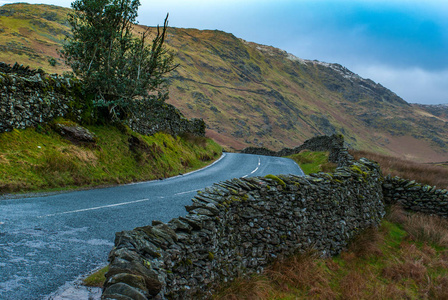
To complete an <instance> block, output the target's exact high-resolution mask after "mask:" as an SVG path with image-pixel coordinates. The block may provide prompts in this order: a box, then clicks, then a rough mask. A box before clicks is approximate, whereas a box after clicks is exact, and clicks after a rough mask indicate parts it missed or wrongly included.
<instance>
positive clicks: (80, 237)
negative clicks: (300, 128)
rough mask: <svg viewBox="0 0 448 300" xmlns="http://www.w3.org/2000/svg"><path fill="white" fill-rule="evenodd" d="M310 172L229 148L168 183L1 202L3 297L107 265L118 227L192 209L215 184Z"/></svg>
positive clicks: (38, 295) (40, 293) (32, 294)
mask: <svg viewBox="0 0 448 300" xmlns="http://www.w3.org/2000/svg"><path fill="white" fill-rule="evenodd" d="M267 174H276V175H278V174H296V175H302V174H303V172H302V170H301V169H300V168H299V166H298V165H297V164H295V163H294V162H293V161H292V160H290V159H286V158H279V157H268V156H259V155H249V154H235V153H225V154H223V156H222V157H221V159H220V160H219V161H217V162H216V163H214V164H213V165H212V166H209V167H207V168H204V169H201V170H198V171H195V172H191V173H188V174H186V175H182V176H177V177H173V178H168V179H165V180H157V181H149V182H142V183H136V184H128V185H123V186H117V187H111V188H104V189H95V190H88V191H76V192H68V193H62V194H57V195H52V196H47V197H34V198H21V199H10V200H1V201H0V299H43V298H45V297H46V296H47V295H49V294H51V293H52V292H54V291H55V290H57V288H58V287H59V286H62V285H64V284H65V283H66V282H68V281H73V280H74V279H76V278H77V277H78V276H79V275H81V274H86V273H88V272H89V271H90V270H92V269H94V268H96V267H98V266H100V265H103V264H104V263H105V262H106V260H107V255H108V253H109V251H110V250H111V247H112V246H113V240H114V235H115V232H117V231H122V230H131V229H133V228H135V227H138V226H145V225H149V224H151V221H152V220H160V221H163V222H168V221H169V220H171V219H172V218H175V217H178V216H183V215H185V214H186V211H185V208H184V206H185V205H188V204H190V203H191V202H190V201H191V198H192V197H193V196H195V194H196V192H197V191H198V190H200V189H203V188H205V187H207V186H211V185H213V183H215V182H219V181H223V180H227V179H231V178H238V177H252V176H264V175H267Z"/></svg>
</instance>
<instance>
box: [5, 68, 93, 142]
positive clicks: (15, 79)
mask: <svg viewBox="0 0 448 300" xmlns="http://www.w3.org/2000/svg"><path fill="white" fill-rule="evenodd" d="M22 72H25V71H22ZM33 73H34V72H31V73H26V74H22V75H19V74H16V73H6V72H1V71H0V133H1V132H5V131H11V130H12V129H14V128H17V129H25V128H27V127H32V126H36V125H38V124H41V123H44V122H48V121H50V120H52V119H54V118H56V117H62V116H66V115H68V114H70V115H71V116H72V117H73V118H74V119H75V121H79V120H80V118H81V115H82V113H83V109H84V108H83V104H82V102H80V101H78V100H79V95H77V94H76V91H77V90H78V89H79V81H78V80H76V79H73V78H70V77H61V76H57V75H48V74H43V73H42V72H35V73H34V74H33ZM31 74H32V75H31Z"/></svg>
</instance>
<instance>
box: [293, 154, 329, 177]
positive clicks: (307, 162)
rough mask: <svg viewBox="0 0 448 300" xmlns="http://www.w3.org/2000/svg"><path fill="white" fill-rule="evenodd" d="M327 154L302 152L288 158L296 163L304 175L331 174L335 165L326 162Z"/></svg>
mask: <svg viewBox="0 0 448 300" xmlns="http://www.w3.org/2000/svg"><path fill="white" fill-rule="evenodd" d="M329 154H330V153H329V152H328V151H326V152H313V151H302V152H300V153H298V154H293V155H291V156H288V158H291V159H292V160H294V161H295V162H296V163H298V164H299V166H300V168H301V169H302V170H303V172H304V173H305V174H307V175H308V174H311V173H319V172H333V171H334V170H335V169H336V164H333V163H331V162H329V161H328V156H329Z"/></svg>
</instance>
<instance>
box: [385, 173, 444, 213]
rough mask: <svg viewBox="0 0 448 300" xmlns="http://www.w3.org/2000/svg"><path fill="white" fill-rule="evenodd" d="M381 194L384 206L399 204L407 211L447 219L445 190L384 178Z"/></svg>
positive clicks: (405, 180)
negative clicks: (382, 194)
mask: <svg viewBox="0 0 448 300" xmlns="http://www.w3.org/2000/svg"><path fill="white" fill-rule="evenodd" d="M383 193H384V201H385V203H386V204H400V205H401V206H402V207H403V208H405V209H407V210H411V211H415V212H422V213H426V214H434V215H439V216H442V217H445V218H447V217H448V191H447V190H445V189H437V188H436V187H433V186H429V185H424V184H420V183H417V182H415V181H414V180H407V179H402V178H399V177H391V176H386V177H385V178H384V183H383Z"/></svg>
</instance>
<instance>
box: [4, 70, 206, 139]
mask: <svg viewBox="0 0 448 300" xmlns="http://www.w3.org/2000/svg"><path fill="white" fill-rule="evenodd" d="M135 105H136V106H137V107H136V110H137V111H138V113H137V115H136V116H135V117H134V118H133V119H131V120H129V125H130V127H131V128H132V129H133V130H134V131H136V132H139V133H141V134H147V135H152V134H154V133H156V132H160V131H164V132H167V133H170V134H172V135H179V134H184V133H190V134H193V135H197V136H204V135H205V123H204V121H203V120H202V119H192V120H188V119H186V118H185V117H184V116H183V115H182V113H181V112H180V111H179V110H178V109H176V108H175V107H174V106H172V105H170V104H167V103H165V102H163V101H156V100H155V101H142V102H139V103H136V104H135ZM57 117H65V118H68V119H71V120H73V121H75V122H82V121H83V120H87V121H89V122H92V119H93V118H94V110H93V108H92V106H91V105H90V104H89V102H88V101H86V100H85V99H84V97H83V95H82V92H81V82H80V81H79V80H77V79H76V78H73V77H69V76H58V75H56V74H53V75H49V74H46V73H45V72H43V71H42V70H33V69H30V68H29V67H23V66H21V65H17V64H15V65H14V66H12V67H11V66H10V65H7V64H4V63H0V133H2V132H5V131H11V130H12V129H14V128H16V129H25V128H27V127H35V126H37V125H39V124H41V123H45V122H49V121H51V120H53V119H55V118H57Z"/></svg>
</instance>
